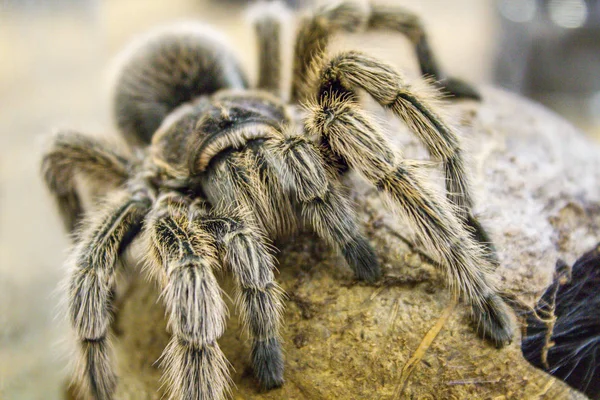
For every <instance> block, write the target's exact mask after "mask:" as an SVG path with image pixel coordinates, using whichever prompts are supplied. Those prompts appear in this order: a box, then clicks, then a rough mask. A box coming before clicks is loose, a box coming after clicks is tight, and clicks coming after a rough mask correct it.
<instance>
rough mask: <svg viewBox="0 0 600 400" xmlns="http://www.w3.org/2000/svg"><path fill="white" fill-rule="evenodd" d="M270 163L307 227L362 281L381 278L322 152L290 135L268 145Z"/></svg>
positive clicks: (372, 251) (366, 243) (305, 139)
mask: <svg viewBox="0 0 600 400" xmlns="http://www.w3.org/2000/svg"><path fill="white" fill-rule="evenodd" d="M265 153H266V154H267V157H268V159H269V160H270V161H271V163H272V165H273V166H274V167H275V168H274V170H275V171H277V173H278V175H279V181H280V182H282V183H283V184H284V188H285V189H286V190H287V191H288V192H289V193H292V194H294V195H295V198H296V201H297V202H298V203H299V205H300V208H301V214H302V217H303V219H304V221H305V222H306V223H308V225H309V226H311V227H312V228H313V229H314V231H315V232H316V233H317V234H318V235H319V237H321V238H322V239H324V240H325V241H326V242H327V243H329V245H330V246H332V247H334V248H337V249H338V250H339V251H340V252H341V254H342V255H343V256H344V258H345V259H346V262H347V263H348V265H349V266H350V267H351V268H352V270H353V271H354V273H355V274H356V277H357V278H359V279H361V280H367V281H371V282H372V281H375V280H377V279H378V278H379V277H380V275H381V271H380V268H379V262H378V260H377V256H376V255H375V251H374V250H373V248H372V247H371V245H370V244H369V242H368V241H367V239H366V238H365V237H364V236H363V235H362V234H361V233H360V229H359V227H358V224H357V222H356V216H355V213H354V210H353V209H352V207H351V205H350V204H349V201H348V200H347V199H346V198H345V197H344V196H343V195H342V194H341V190H340V188H339V184H338V183H337V179H336V178H333V175H334V174H333V173H327V171H326V169H325V167H324V165H323V156H322V155H321V153H320V152H319V149H318V148H316V146H315V145H314V144H313V143H312V142H310V141H309V140H308V139H307V138H305V137H303V136H300V135H294V134H287V135H286V137H282V138H280V139H279V140H278V139H271V140H269V141H268V143H267V145H266V151H265Z"/></svg>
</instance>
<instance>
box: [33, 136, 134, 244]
mask: <svg viewBox="0 0 600 400" xmlns="http://www.w3.org/2000/svg"><path fill="white" fill-rule="evenodd" d="M129 165H130V161H129V160H128V158H127V157H126V156H125V155H123V154H120V153H119V152H118V151H116V150H115V149H113V148H112V147H111V146H110V145H108V144H107V143H105V142H103V141H101V140H99V139H95V138H92V137H90V136H87V135H83V134H81V133H77V132H59V133H57V134H56V135H54V136H53V137H52V139H51V141H50V145H49V148H48V149H47V150H46V152H45V153H44V155H43V158H42V176H43V177H44V180H45V182H46V186H47V187H48V189H49V190H50V192H51V193H52V195H53V196H54V197H55V199H56V203H57V205H58V209H59V211H60V214H61V217H62V220H63V222H64V225H65V228H66V229H67V231H68V232H71V233H72V232H73V231H74V230H75V227H76V226H77V224H78V222H79V221H80V219H81V217H82V214H83V209H82V205H81V199H80V193H79V192H78V190H77V188H76V176H83V177H85V178H90V179H93V180H94V181H96V182H104V183H109V184H112V185H113V186H114V187H116V186H118V185H120V184H122V183H123V182H125V180H126V179H127V171H128V168H129Z"/></svg>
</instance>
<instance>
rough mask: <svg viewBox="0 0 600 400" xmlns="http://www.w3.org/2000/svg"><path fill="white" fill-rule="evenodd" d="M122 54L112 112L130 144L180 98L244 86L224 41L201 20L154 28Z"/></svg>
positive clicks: (143, 138)
mask: <svg viewBox="0 0 600 400" xmlns="http://www.w3.org/2000/svg"><path fill="white" fill-rule="evenodd" d="M123 58H124V62H123V65H122V67H121V72H120V75H119V76H118V78H117V80H116V84H115V95H114V114H115V117H116V120H117V125H118V126H119V128H120V131H121V133H122V134H123V135H124V136H125V139H126V140H127V141H128V142H129V143H130V144H131V145H136V146H140V145H141V146H143V145H148V144H149V143H150V141H151V139H152V136H153V135H154V132H156V130H157V129H158V127H159V126H160V125H161V123H162V121H163V120H164V119H165V118H166V117H167V115H168V114H169V113H170V112H171V111H173V110H174V109H175V108H176V107H177V106H179V105H181V104H183V103H185V102H188V101H193V100H194V99H195V98H197V97H199V96H201V95H203V94H205V95H208V94H212V93H215V92H217V91H218V90H220V89H245V88H248V83H247V79H246V77H245V75H244V73H243V71H242V68H241V66H240V64H239V62H238V61H237V59H236V58H235V55H234V53H233V51H232V50H230V48H229V45H228V44H227V42H226V40H224V39H223V38H221V37H220V36H219V34H218V33H216V32H213V31H211V30H209V29H208V28H206V27H204V26H201V25H200V26H195V25H194V26H182V27H181V28H180V29H175V28H174V29H172V30H170V31H162V32H158V33H155V34H154V35H153V36H151V37H149V38H145V39H144V41H143V43H142V44H141V45H140V44H139V43H135V44H134V45H132V46H131V49H129V51H128V52H126V53H125V54H124V57H123Z"/></svg>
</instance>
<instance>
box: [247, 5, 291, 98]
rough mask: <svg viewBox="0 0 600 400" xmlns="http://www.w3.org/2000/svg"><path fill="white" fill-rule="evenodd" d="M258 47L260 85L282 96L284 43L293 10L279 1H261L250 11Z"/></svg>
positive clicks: (286, 39)
mask: <svg viewBox="0 0 600 400" xmlns="http://www.w3.org/2000/svg"><path fill="white" fill-rule="evenodd" d="M249 14H250V18H251V20H252V25H253V27H254V32H255V35H256V40H257V45H258V46H257V47H258V83H257V88H258V89H263V90H266V91H268V92H271V93H273V94H274V95H276V96H278V97H282V95H283V93H282V90H283V87H282V78H283V77H282V72H283V59H282V46H283V45H285V44H287V43H288V42H289V38H288V37H287V35H286V33H287V32H286V30H287V28H288V25H289V24H290V22H291V21H292V16H291V12H290V10H288V8H287V7H286V6H285V5H284V4H283V3H282V2H280V1H270V2H259V3H256V4H254V5H253V6H251V8H250V10H249Z"/></svg>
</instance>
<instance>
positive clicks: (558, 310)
mask: <svg viewBox="0 0 600 400" xmlns="http://www.w3.org/2000/svg"><path fill="white" fill-rule="evenodd" d="M536 312H537V316H536V315H535V313H533V312H531V313H529V315H527V332H526V334H525V336H524V338H523V343H522V345H521V350H522V351H523V355H524V356H525V358H526V359H527V360H528V361H529V362H530V363H531V364H533V365H534V366H536V367H538V368H540V369H543V370H545V371H547V372H549V373H550V374H552V375H554V376H555V377H557V378H560V379H562V380H563V381H565V382H566V383H568V384H569V385H571V386H572V387H574V388H576V389H578V390H580V391H582V392H583V393H585V394H586V395H587V396H589V397H590V398H591V399H600V243H599V244H598V245H597V246H596V248H595V249H593V250H591V251H590V252H588V253H585V254H584V255H583V256H582V257H581V258H580V259H579V260H577V261H576V262H575V265H573V269H572V271H570V268H569V266H568V265H566V264H565V263H564V261H562V260H559V261H558V262H557V263H556V273H555V277H554V282H552V284H551V285H550V286H549V287H548V289H547V290H546V292H545V293H544V295H543V296H542V298H541V299H540V301H539V302H538V304H537V306H536ZM540 318H541V319H540Z"/></svg>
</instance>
